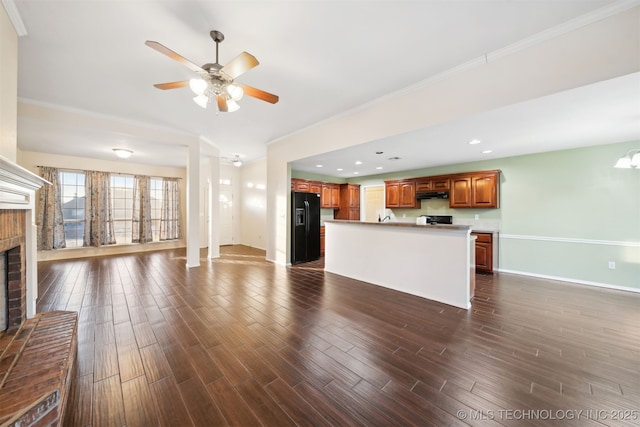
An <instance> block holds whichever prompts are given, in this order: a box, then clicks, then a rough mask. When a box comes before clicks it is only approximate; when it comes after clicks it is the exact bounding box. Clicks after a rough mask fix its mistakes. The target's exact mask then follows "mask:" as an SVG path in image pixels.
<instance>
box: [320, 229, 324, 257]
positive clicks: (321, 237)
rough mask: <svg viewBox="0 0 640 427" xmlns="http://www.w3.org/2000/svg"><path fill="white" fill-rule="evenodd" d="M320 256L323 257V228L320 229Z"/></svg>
mask: <svg viewBox="0 0 640 427" xmlns="http://www.w3.org/2000/svg"><path fill="white" fill-rule="evenodd" d="M320 256H324V226H322V227H320Z"/></svg>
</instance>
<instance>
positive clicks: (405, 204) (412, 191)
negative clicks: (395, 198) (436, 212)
mask: <svg viewBox="0 0 640 427" xmlns="http://www.w3.org/2000/svg"><path fill="white" fill-rule="evenodd" d="M416 204H417V200H416V183H415V182H403V183H401V184H400V207H401V208H415V207H416Z"/></svg>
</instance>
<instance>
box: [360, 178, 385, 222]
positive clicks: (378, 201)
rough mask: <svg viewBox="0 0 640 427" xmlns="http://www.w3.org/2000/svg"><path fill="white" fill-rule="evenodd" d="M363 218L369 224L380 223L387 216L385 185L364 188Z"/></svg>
mask: <svg viewBox="0 0 640 427" xmlns="http://www.w3.org/2000/svg"><path fill="white" fill-rule="evenodd" d="M363 190H364V196H363V203H362V205H363V206H364V212H363V217H364V220H365V221H367V222H375V221H378V219H379V218H383V217H384V216H385V204H384V185H375V186H371V187H363Z"/></svg>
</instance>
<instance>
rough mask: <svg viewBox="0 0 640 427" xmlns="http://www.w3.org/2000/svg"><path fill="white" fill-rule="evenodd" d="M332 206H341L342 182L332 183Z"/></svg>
mask: <svg viewBox="0 0 640 427" xmlns="http://www.w3.org/2000/svg"><path fill="white" fill-rule="evenodd" d="M331 208H332V209H339V208H340V184H331Z"/></svg>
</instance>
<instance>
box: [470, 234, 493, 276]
mask: <svg viewBox="0 0 640 427" xmlns="http://www.w3.org/2000/svg"><path fill="white" fill-rule="evenodd" d="M471 234H472V235H474V236H477V239H476V271H479V272H481V273H493V234H491V233H471Z"/></svg>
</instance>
